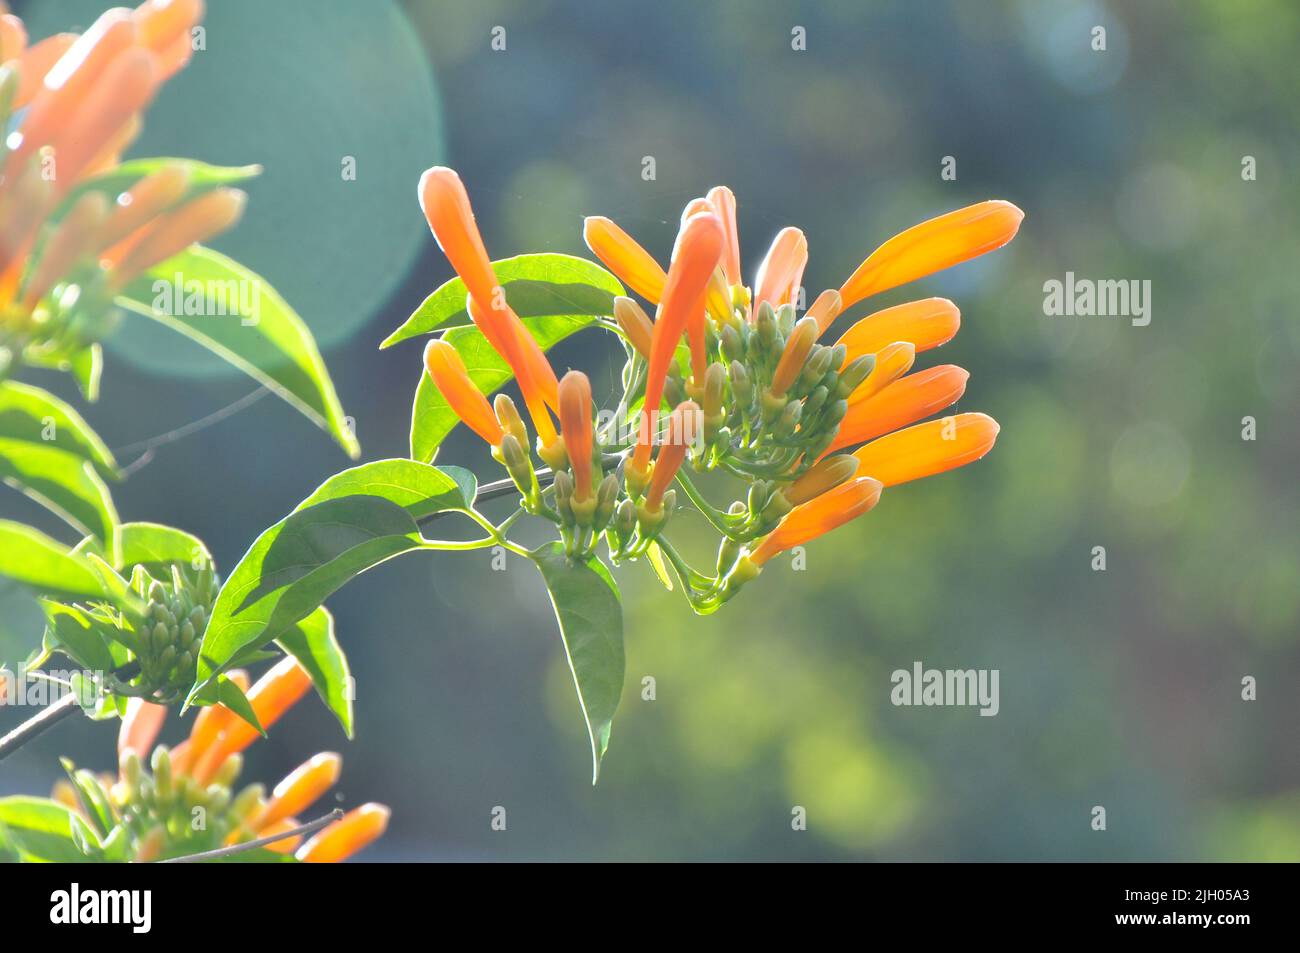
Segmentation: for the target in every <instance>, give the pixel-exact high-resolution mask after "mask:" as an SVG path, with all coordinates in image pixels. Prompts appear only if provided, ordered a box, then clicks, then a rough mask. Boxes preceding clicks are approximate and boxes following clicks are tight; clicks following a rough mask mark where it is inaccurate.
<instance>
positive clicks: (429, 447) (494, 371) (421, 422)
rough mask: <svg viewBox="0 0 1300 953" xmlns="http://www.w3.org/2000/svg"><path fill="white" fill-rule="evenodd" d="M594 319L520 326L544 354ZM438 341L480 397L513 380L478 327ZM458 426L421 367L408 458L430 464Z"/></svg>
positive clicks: (535, 320) (530, 322)
mask: <svg viewBox="0 0 1300 953" xmlns="http://www.w3.org/2000/svg"><path fill="white" fill-rule="evenodd" d="M595 320H596V319H595V318H594V317H592V316H590V315H572V314H571V315H561V316H557V317H546V318H525V319H524V326H525V327H526V328H528V330H529V332H530V333H531V334H532V335H533V337H534V338H536V339H537V343H538V344H539V345H541V348H542V350H543V351H546V350H549V349H550V348H552V347H554V346H555V345H556V344H558V343H559V342H560V341H563V340H564V339H565V338H567V337H568V336H569V335H571V334H574V333H576V332H578V331H581V330H582V329H583V328H585V327H588V326H589V325H591V324H592V323H593V322H594V321H595ZM442 339H443V340H444V341H446V342H447V343H448V344H450V345H451V346H452V347H454V348H455V349H456V351H457V353H459V354H460V357H461V360H463V361H464V362H465V368H466V370H468V371H469V377H470V380H472V381H473V382H474V385H475V386H476V387H477V388H478V389H479V390H481V391H482V392H483V393H484V394H492V393H493V392H494V391H496V390H498V389H500V388H501V387H504V386H505V385H506V384H508V383H510V381H512V380H514V376H515V375H514V372H513V371H512V370H510V365H509V364H507V363H506V362H505V359H504V358H503V357H501V355H499V354H498V353H497V352H496V351H495V350H494V349H493V347H492V345H490V344H488V342H487V338H485V337H483V334H482V332H480V331H479V329H478V328H452V329H451V330H450V331H448V332H447V333H446V334H444V335H443V338H442ZM458 423H460V418H459V417H457V416H456V412H455V411H454V410H452V409H451V405H449V404H448V403H447V400H446V398H444V397H443V396H442V394H441V393H440V392H439V391H438V388H437V387H435V386H434V385H433V381H432V380H431V379H430V378H429V375H428V374H426V373H425V372H424V369H423V367H421V369H420V382H419V384H418V385H417V386H416V388H415V406H414V407H413V408H412V409H411V459H412V460H420V461H424V462H431V461H432V460H433V458H434V456H435V455H436V454H437V452H438V447H439V445H441V443H442V441H443V440H444V439H445V438H446V436H447V434H449V433H451V431H452V428H454V427H455V426H456V424H458Z"/></svg>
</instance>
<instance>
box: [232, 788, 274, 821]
mask: <svg viewBox="0 0 1300 953" xmlns="http://www.w3.org/2000/svg"><path fill="white" fill-rule="evenodd" d="M264 797H266V788H265V787H263V786H262V785H261V784H250V785H248V787H246V788H244V789H243V790H242V791H240V792H239V793H238V794H237V795H235V798H234V800H233V801H231V802H230V810H229V811H227V812H226V820H227V821H228V822H229V823H230V825H231V826H232V827H233V826H235V825H236V824H239V823H241V822H242V821H244V820H246V819H247V818H248V816H249V814H251V813H252V812H253V810H254V808H256V807H257V803H258V802H259V801H261V800H262V798H264Z"/></svg>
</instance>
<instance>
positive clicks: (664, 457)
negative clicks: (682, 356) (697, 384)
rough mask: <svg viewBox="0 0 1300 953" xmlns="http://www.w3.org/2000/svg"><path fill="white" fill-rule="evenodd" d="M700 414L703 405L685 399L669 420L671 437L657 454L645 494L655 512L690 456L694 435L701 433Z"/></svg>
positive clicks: (648, 506) (646, 504) (649, 505)
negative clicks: (687, 452) (687, 450)
mask: <svg viewBox="0 0 1300 953" xmlns="http://www.w3.org/2000/svg"><path fill="white" fill-rule="evenodd" d="M699 417H700V408H699V405H697V404H696V403H695V402H694V401H691V400H685V401H682V402H681V403H680V404H678V405H677V409H676V410H674V411H673V413H672V416H671V417H670V418H669V419H668V436H667V438H666V439H665V440H664V443H663V446H661V447H660V448H659V454H658V456H656V457H655V465H654V470H653V472H652V473H651V474H650V487H649V489H647V490H646V494H645V507H646V509H647V510H649V511H650V512H651V513H658V512H659V508H660V507H661V506H663V501H664V494H665V493H667V492H668V486H669V484H670V483H672V482H673V477H675V476H676V475H677V471H678V470H680V469H681V466H682V461H683V460H685V459H686V449H687V446H688V445H689V444H690V442H691V439H692V437H693V435H694V434H695V433H697V432H698V421H699Z"/></svg>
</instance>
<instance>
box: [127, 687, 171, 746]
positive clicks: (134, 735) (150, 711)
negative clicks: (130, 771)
mask: <svg viewBox="0 0 1300 953" xmlns="http://www.w3.org/2000/svg"><path fill="white" fill-rule="evenodd" d="M166 717H167V706H166V705H155V704H154V703H153V702H147V701H145V700H144V699H143V698H132V699H131V700H130V701H129V702H127V704H126V714H125V715H123V716H122V726H121V728H119V729H118V732H117V753H118V755H119V756H120V755H121V754H122V753H123V752H125V751H126V750H127V749H128V748H129V749H131V750H132V751H134V752H135V753H136V754H137V755H139V756H140V757H141V758H143V757H145V756H146V755H148V754H149V752H150V751H152V750H153V743H154V741H155V740H156V739H157V738H158V732H159V731H160V730H161V729H162V724H163V720H164V719H165V718H166Z"/></svg>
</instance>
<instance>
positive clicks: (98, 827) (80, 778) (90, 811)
mask: <svg viewBox="0 0 1300 953" xmlns="http://www.w3.org/2000/svg"><path fill="white" fill-rule="evenodd" d="M59 763H60V764H61V765H63V771H64V773H65V774H67V776H68V780H69V781H70V782H71V783H72V787H73V789H74V790H75V791H76V792H77V799H78V800H79V801H80V802H81V807H82V811H83V813H85V814H86V815H87V816H88V817H89V818H90V820H91V821H93V822H94V826H95V834H96V836H98V837H107V836H108V833H109V831H111V830H112V829H113V828H114V827H115V826H116V825H117V820H116V818H114V817H113V808H112V805H111V804H110V803H109V799H108V792H107V791H105V790H104V787H103V785H101V784H100V783H99V779H98V778H97V777H95V776H94V775H93V774H91V773H90V772H89V771H87V770H85V769H84V768H82V769H78V768H77V766H76V765H75V764H73V763H72V761H71V760H70V759H68V758H60V759H59Z"/></svg>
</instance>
